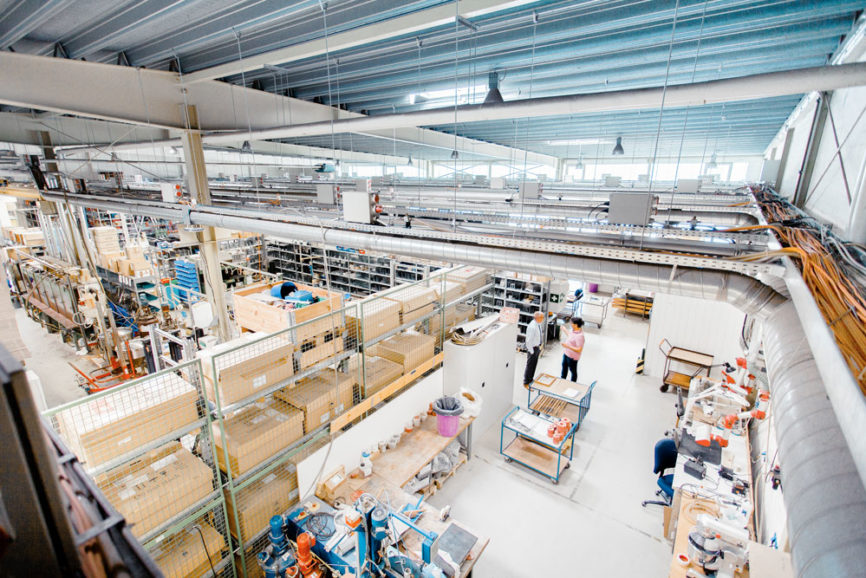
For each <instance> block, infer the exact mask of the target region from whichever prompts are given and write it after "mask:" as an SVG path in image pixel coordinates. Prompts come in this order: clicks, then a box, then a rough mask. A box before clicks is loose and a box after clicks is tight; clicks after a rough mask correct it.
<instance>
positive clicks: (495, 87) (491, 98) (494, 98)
mask: <svg viewBox="0 0 866 578" xmlns="http://www.w3.org/2000/svg"><path fill="white" fill-rule="evenodd" d="M487 87H488V88H489V90H488V91H487V96H485V97H484V104H497V103H500V102H503V100H502V93H501V92H499V73H498V72H495V71H494V72H491V73H490V75H489V76H488V77H487Z"/></svg>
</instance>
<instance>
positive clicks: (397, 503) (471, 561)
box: [336, 419, 490, 578]
mask: <svg viewBox="0 0 866 578" xmlns="http://www.w3.org/2000/svg"><path fill="white" fill-rule="evenodd" d="M427 421H428V422H429V421H430V420H429V419H428V420H427ZM445 439H448V438H445ZM398 449H399V446H398ZM392 452H396V450H392ZM386 455H387V454H386ZM374 464H375V461H374ZM375 468H376V466H375V465H374V466H373V474H372V475H370V477H369V478H354V479H352V478H350V479H348V480H347V481H346V483H344V484H343V485H342V486H341V487H340V488H339V489H338V490H337V492H336V494H337V496H338V498H339V499H341V500H342V501H344V502H345V503H352V502H353V501H354V500H353V495H354V494H356V493H357V492H364V493H367V494H371V495H372V496H374V497H377V498H379V499H382V500H384V501H385V502H388V503H390V504H391V506H392V508H393V509H396V510H399V509H400V508H401V507H402V506H403V505H404V504H409V505H410V506H412V507H414V506H415V504H416V503H418V497H417V496H415V495H413V494H410V493H409V492H407V491H405V490H403V489H402V488H400V487H399V486H397V485H395V484H394V483H392V482H391V481H389V480H388V479H386V478H385V477H383V476H382V475H380V474H379V473H377V472H376V469H375ZM419 509H420V510H422V512H423V514H422V515H421V517H420V518H419V519H418V521H417V525H418V527H419V528H421V529H422V530H425V531H428V532H436V533H437V534H438V535H440V536H441V535H442V534H443V533H444V532H445V530H446V529H448V526H449V525H450V524H452V523H453V524H456V525H457V526H459V527H460V528H462V529H464V530H466V531H467V532H469V533H470V534H472V535H474V536H475V537H476V538H478V541H477V542H475V545H474V546H473V547H472V549H471V550H469V556H468V557H467V558H466V560H465V561H464V562H463V564H461V565H460V574H459V576H458V578H467V577H469V576H471V575H472V569H473V568H474V567H475V563H476V562H477V561H478V558H480V557H481V554H482V553H483V552H484V550H485V548H487V545H488V544H489V543H490V538H488V537H486V536H483V535H481V534H479V533H478V532H476V531H474V530H472V528H470V527H469V526H467V525H466V524H463V523H461V522H459V521H457V520H454V519H451V518H449V519H447V520H445V521H444V522H443V521H441V520H440V519H439V510H438V509H436V508H434V507H433V506H431V505H430V504H428V503H427V502H422V503H421V506H420V507H419ZM421 542H422V540H421V536H420V535H419V534H418V533H417V532H411V531H410V532H407V533H406V534H405V536H404V537H403V545H404V548H405V550H406V552H407V553H410V554H411V556H412V557H413V558H415V559H416V560H421Z"/></svg>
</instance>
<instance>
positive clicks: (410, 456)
mask: <svg viewBox="0 0 866 578" xmlns="http://www.w3.org/2000/svg"><path fill="white" fill-rule="evenodd" d="M473 421H475V418H474V417H470V418H465V417H461V418H460V425H459V427H458V428H457V435H460V434H461V433H463V431H464V430H465V429H466V428H467V427H469V424H471V423H472V422H473ZM455 438H456V436H455V437H454V438H447V437H444V436H440V435H439V432H438V431H437V430H436V417H434V416H430V417H428V418H427V419H426V420H424V422H423V423H422V424H421V426H420V427H418V428H416V429H414V430H413V431H412V432H411V433H404V434H403V436H402V437H401V438H400V443H399V444H397V447H396V448H394V449H393V450H388V451H386V452H385V453H383V454H379V455H378V456H374V457H373V472H375V473H376V474H377V475H379V476H381V477H383V478H385V479H386V480H388V481H389V482H391V483H392V484H393V485H395V486H397V487H398V488H402V487H403V486H405V485H406V484H408V483H409V481H410V480H412V478H414V477H415V475H416V474H417V473H418V472H420V471H421V469H422V468H423V467H424V466H426V465H427V464H429V463H430V462H431V461H432V460H433V458H435V457H436V455H437V454H439V453H441V452H442V451H444V450H445V448H446V447H448V444H450V443H451V442H452V441H454V439H455Z"/></svg>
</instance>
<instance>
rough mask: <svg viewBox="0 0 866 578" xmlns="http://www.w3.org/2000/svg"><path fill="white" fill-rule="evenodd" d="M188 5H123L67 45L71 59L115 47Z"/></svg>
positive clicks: (148, 0)
mask: <svg viewBox="0 0 866 578" xmlns="http://www.w3.org/2000/svg"><path fill="white" fill-rule="evenodd" d="M183 4H184V2H183V0H144V1H142V2H133V3H132V4H131V5H127V6H123V7H122V8H121V9H120V10H118V11H116V12H114V13H112V14H108V15H107V16H106V17H105V18H103V19H101V20H100V21H99V22H98V23H97V24H96V25H95V26H91V27H88V28H87V29H86V30H83V31H81V32H80V33H78V34H76V35H75V36H72V37H70V38H68V39H66V41H65V42H64V43H63V44H64V46H65V47H66V51H67V53H68V54H69V58H80V57H82V56H87V55H88V54H92V53H93V52H96V51H97V50H100V49H102V48H105V47H106V46H109V45H111V43H112V42H114V41H115V40H116V39H117V38H119V37H120V36H122V35H123V34H125V33H127V32H129V31H130V30H132V29H133V28H136V27H138V26H142V25H143V24H146V23H148V22H151V21H153V20H155V19H156V18H159V17H160V16H164V15H165V14H166V12H167V11H169V10H171V9H173V8H178V7H180V6H182V5H183Z"/></svg>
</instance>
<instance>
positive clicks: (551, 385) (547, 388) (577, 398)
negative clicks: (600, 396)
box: [526, 373, 596, 429]
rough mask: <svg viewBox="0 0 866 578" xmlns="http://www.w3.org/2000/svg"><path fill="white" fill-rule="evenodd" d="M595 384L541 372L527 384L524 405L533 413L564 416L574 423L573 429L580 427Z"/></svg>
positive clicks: (586, 412) (587, 409)
mask: <svg viewBox="0 0 866 578" xmlns="http://www.w3.org/2000/svg"><path fill="white" fill-rule="evenodd" d="M595 384H596V382H595V381H593V382H592V383H590V384H589V385H586V384H585V383H576V382H573V381H567V380H565V379H559V378H557V377H554V376H552V375H550V374H547V373H542V374H541V375H539V376H538V378H536V380H535V381H534V382H532V383H531V384H530V385H529V387H528V391H527V392H526V398H527V399H526V405H527V407H528V408H529V410H530V411H531V412H533V413H535V414H543V415H547V416H550V417H555V418H561V417H566V418H568V419H570V420H571V422H572V423H573V424H574V425H575V429H580V424H582V423H583V420H584V418H585V417H586V414H588V413H589V406H590V404H591V403H592V391H593V390H594V389H595Z"/></svg>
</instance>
